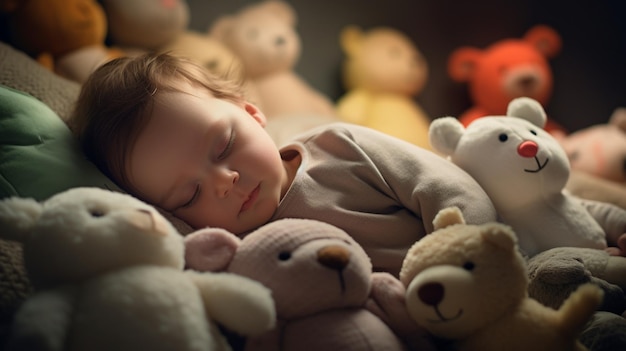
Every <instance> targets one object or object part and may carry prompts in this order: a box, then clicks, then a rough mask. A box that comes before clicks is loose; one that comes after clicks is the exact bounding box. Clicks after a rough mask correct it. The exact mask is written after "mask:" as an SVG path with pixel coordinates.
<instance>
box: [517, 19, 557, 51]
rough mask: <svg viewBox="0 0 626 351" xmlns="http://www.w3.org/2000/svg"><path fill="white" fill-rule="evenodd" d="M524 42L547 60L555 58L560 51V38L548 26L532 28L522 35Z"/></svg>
mask: <svg viewBox="0 0 626 351" xmlns="http://www.w3.org/2000/svg"><path fill="white" fill-rule="evenodd" d="M524 40H525V41H527V42H528V43H530V44H531V45H532V46H534V47H535V48H536V49H537V50H539V52H541V53H542V54H543V55H544V56H545V57H548V58H552V57H554V56H556V54H558V53H559V51H561V36H559V34H558V33H557V32H556V31H555V30H554V29H552V28H550V27H548V26H544V25H538V26H534V27H532V28H531V29H529V30H528V32H526V34H525V35H524Z"/></svg>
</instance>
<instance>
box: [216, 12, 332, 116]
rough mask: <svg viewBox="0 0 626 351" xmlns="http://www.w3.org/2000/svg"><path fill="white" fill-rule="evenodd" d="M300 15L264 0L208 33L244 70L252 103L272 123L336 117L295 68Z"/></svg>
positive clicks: (221, 21)
mask: <svg viewBox="0 0 626 351" xmlns="http://www.w3.org/2000/svg"><path fill="white" fill-rule="evenodd" d="M295 25H296V13H295V12H294V10H293V8H292V7H291V6H290V5H289V4H288V3H286V2H283V1H277V0H266V1H262V2H259V3H255V4H252V5H249V6H247V7H244V8H243V9H241V10H240V11H239V12H238V13H236V14H234V15H228V16H222V17H220V18H219V19H218V20H217V21H216V22H215V23H214V24H213V25H212V26H211V28H210V29H209V33H210V34H211V35H212V36H215V38H218V39H219V40H220V41H222V42H223V43H224V44H226V46H227V47H229V48H230V49H231V50H232V51H233V52H234V53H235V55H237V56H238V57H239V58H240V59H241V61H242V63H243V67H244V72H245V77H246V79H247V81H248V83H249V87H248V94H249V95H250V100H251V102H253V103H255V104H257V105H258V106H259V107H260V108H261V109H262V110H263V113H264V114H265V115H266V116H267V117H268V120H271V119H274V118H280V117H290V118H291V117H293V116H300V115H315V116H322V117H328V116H331V117H334V116H335V111H334V105H333V104H332V102H331V101H330V100H329V99H328V98H327V97H326V96H324V95H322V94H321V93H320V92H318V91H316V90H315V89H314V88H313V87H311V86H310V85H309V84H308V83H307V82H305V81H304V80H303V79H302V78H301V77H300V76H299V75H297V74H296V73H295V72H294V71H293V68H294V66H295V64H296V62H297V61H298V59H299V57H300V53H301V46H300V37H299V35H298V33H297V32H296V30H295Z"/></svg>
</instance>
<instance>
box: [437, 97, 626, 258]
mask: <svg viewBox="0 0 626 351" xmlns="http://www.w3.org/2000/svg"><path fill="white" fill-rule="evenodd" d="M545 121H546V115H545V112H544V110H543V108H542V106H541V104H539V102H537V101H536V100H533V99H530V98H517V99H514V100H513V101H511V103H510V104H509V108H508V111H507V115H506V116H487V117H483V118H480V119H478V120H475V121H474V122H473V123H472V124H470V125H469V126H467V128H466V127H464V126H463V125H462V124H461V123H460V122H459V121H458V120H457V119H456V118H453V117H444V118H439V119H436V120H434V121H433V122H432V123H431V126H430V141H431V143H432V145H433V148H434V149H435V150H436V151H438V152H440V153H441V154H443V155H445V156H446V157H449V159H450V160H451V161H452V162H454V163H455V164H456V165H458V166H459V167H461V168H463V169H464V170H465V171H467V172H468V173H469V174H470V175H471V176H472V177H474V179H476V181H478V183H479V184H480V185H481V186H482V187H483V189H485V191H486V192H487V195H489V197H490V198H491V200H492V201H493V204H494V206H495V207H496V211H497V212H498V215H499V216H500V218H501V219H502V221H503V222H504V223H506V224H508V225H510V226H511V227H513V230H514V231H515V233H516V234H517V236H518V238H519V243H520V247H521V249H522V250H523V252H524V253H525V254H527V255H530V256H533V255H535V254H537V253H539V252H542V251H545V250H548V249H551V248H553V247H560V246H574V247H589V248H595V249H605V248H606V247H607V241H608V242H609V243H610V244H611V245H612V246H617V244H618V241H619V239H620V236H623V235H624V233H625V232H626V211H625V210H624V209H621V208H619V207H617V206H614V205H611V204H607V203H599V202H590V201H586V202H585V201H582V200H580V199H578V198H574V197H572V196H571V195H569V194H566V193H565V192H564V191H563V188H564V186H565V184H566V182H567V179H568V176H569V172H570V167H569V161H568V158H567V155H566V153H565V151H564V150H563V148H562V147H561V146H560V145H559V143H558V142H557V141H556V140H555V139H554V138H553V137H552V136H551V135H550V134H549V133H547V132H546V131H545V130H543V128H542V127H543V126H544V124H545Z"/></svg>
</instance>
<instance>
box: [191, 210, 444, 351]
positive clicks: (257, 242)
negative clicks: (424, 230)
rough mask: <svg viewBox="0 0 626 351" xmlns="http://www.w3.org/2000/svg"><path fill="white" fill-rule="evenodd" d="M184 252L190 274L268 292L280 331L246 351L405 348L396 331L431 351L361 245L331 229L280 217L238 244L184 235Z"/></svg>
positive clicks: (220, 236) (400, 296) (207, 234)
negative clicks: (235, 279) (223, 274)
mask: <svg viewBox="0 0 626 351" xmlns="http://www.w3.org/2000/svg"><path fill="white" fill-rule="evenodd" d="M186 248H187V254H186V261H187V265H188V266H189V267H190V268H192V269H197V270H201V271H206V270H209V271H220V270H225V271H227V272H231V273H236V274H240V275H242V276H245V277H249V278H252V279H255V280H258V281H260V282H261V283H263V284H264V285H265V286H267V287H268V288H269V289H270V290H271V291H272V296H273V298H274V300H275V302H276V314H277V318H278V320H279V322H278V325H277V327H276V329H274V330H273V331H272V332H270V333H268V334H266V335H264V336H262V337H259V338H252V339H249V340H248V342H247V348H246V350H248V351H250V350H279V349H280V350H282V351H290V350H293V351H307V350H343V351H350V350H388V351H392V350H403V349H404V345H403V343H402V341H401V340H400V339H399V338H398V337H397V336H396V334H394V331H395V332H396V333H398V334H402V336H407V342H409V343H410V344H411V345H413V346H414V347H415V349H417V350H420V351H426V350H434V349H433V348H432V343H430V340H428V339H427V338H424V337H423V336H424V335H423V334H422V335H421V336H420V335H419V331H420V330H422V331H423V329H421V328H419V327H418V326H417V325H416V324H415V323H414V322H413V321H412V320H411V319H410V317H409V316H408V314H407V313H406V308H405V305H404V287H403V286H402V284H400V282H399V281H398V279H397V278H395V277H393V276H391V275H390V274H387V273H375V274H372V265H371V262H370V259H369V257H368V256H367V255H366V254H365V251H363V249H362V248H361V246H360V245H358V244H357V243H356V242H355V241H354V239H352V238H351V237H350V236H349V235H348V234H346V233H345V232H344V231H343V230H341V229H339V228H337V227H334V226H332V225H330V224H326V223H323V222H319V221H314V220H308V219H282V220H278V221H275V222H270V223H268V224H266V225H264V226H262V227H260V228H259V229H257V230H255V231H254V232H252V233H250V234H248V235H247V236H245V237H244V238H243V239H239V238H237V237H236V236H234V235H232V234H231V233H229V232H227V231H225V230H221V229H213V230H206V231H202V232H196V233H193V234H191V235H189V236H187V237H186ZM394 306H395V307H394ZM394 311H395V312H394ZM396 312H397V313H396ZM381 317H382V318H381ZM385 322H387V323H385ZM407 322H408V323H407ZM392 330H393V331H392ZM408 339H411V340H408ZM279 345H280V347H279Z"/></svg>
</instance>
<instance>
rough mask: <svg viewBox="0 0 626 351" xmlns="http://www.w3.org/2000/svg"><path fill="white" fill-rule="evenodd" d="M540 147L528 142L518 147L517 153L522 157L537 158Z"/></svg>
mask: <svg viewBox="0 0 626 351" xmlns="http://www.w3.org/2000/svg"><path fill="white" fill-rule="evenodd" d="M538 150H539V146H538V145H537V143H535V142H534V141H530V140H526V141H524V142H522V143H521V144H519V146H518V147H517V153H518V154H519V155H520V156H522V157H535V156H536V155H537V151H538Z"/></svg>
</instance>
